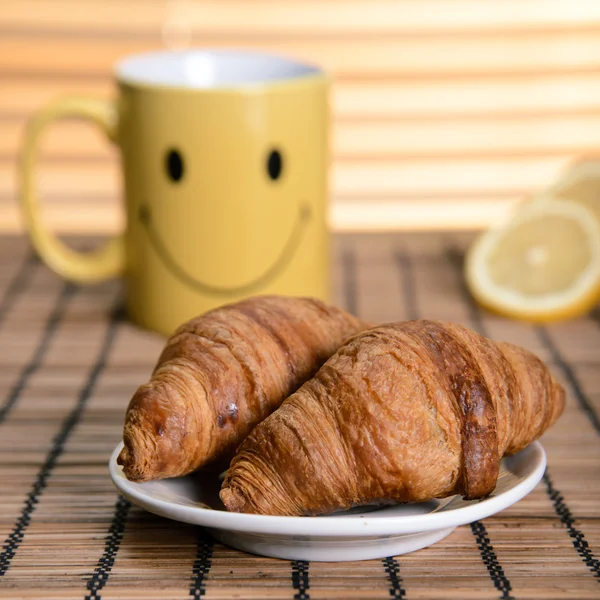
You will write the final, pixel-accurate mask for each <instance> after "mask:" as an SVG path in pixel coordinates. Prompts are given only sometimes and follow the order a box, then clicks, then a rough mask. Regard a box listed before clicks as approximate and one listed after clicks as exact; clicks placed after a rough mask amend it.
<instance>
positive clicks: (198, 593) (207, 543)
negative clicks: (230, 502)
mask: <svg viewBox="0 0 600 600" xmlns="http://www.w3.org/2000/svg"><path fill="white" fill-rule="evenodd" d="M212 552H213V542H212V539H211V538H210V537H208V536H207V535H206V533H204V531H202V530H201V529H198V545H197V549H196V559H195V560H194V566H193V569H192V585H191V586H190V596H191V597H192V598H201V597H202V596H204V594H206V578H207V577H208V573H209V571H210V568H211V567H212Z"/></svg>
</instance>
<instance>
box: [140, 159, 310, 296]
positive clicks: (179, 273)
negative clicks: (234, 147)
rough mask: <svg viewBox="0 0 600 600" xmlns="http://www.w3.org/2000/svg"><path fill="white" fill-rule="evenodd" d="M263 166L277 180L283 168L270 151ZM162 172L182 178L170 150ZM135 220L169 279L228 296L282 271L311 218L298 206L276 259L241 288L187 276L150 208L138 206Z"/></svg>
mask: <svg viewBox="0 0 600 600" xmlns="http://www.w3.org/2000/svg"><path fill="white" fill-rule="evenodd" d="M266 167H267V173H268V176H269V178H270V179H272V180H277V179H279V176H280V175H281V171H282V168H283V166H282V157H281V154H280V153H279V152H278V151H277V150H273V151H271V152H270V153H269V155H268V158H267V164H266ZM166 169H167V173H168V175H169V177H170V179H171V180H172V181H174V182H178V181H180V180H181V178H182V177H183V174H184V164H183V160H182V158H181V156H180V154H179V153H178V152H177V151H175V150H171V151H170V152H168V153H167V156H166ZM138 217H139V220H140V223H141V224H142V225H143V227H144V229H145V230H146V233H147V234H148V239H149V240H150V244H151V245H152V247H153V249H154V251H155V252H156V254H157V255H158V257H159V259H160V260H161V262H162V263H163V265H164V266H165V267H166V268H167V269H168V270H169V271H170V272H171V274H172V275H173V276H175V277H176V278H177V279H179V281H181V283H183V284H184V285H187V286H188V287H190V288H192V289H194V290H196V291H198V292H200V293H203V294H209V295H217V296H228V295H233V294H248V293H252V292H254V291H256V290H259V289H260V288H262V287H264V286H265V285H267V284H268V283H270V282H271V281H273V280H274V279H276V278H277V277H278V276H279V275H280V274H281V273H283V272H284V271H285V269H286V268H287V267H288V265H289V264H290V262H291V261H292V259H293V258H294V256H295V254H296V251H297V250H298V247H299V246H300V243H301V242H302V238H303V235H304V231H305V230H306V225H308V222H309V221H310V219H311V209H310V206H309V205H308V204H300V206H299V210H298V215H297V217H296V220H295V223H294V226H293V228H292V231H291V233H290V235H289V237H288V238H287V240H286V242H285V244H284V245H283V246H282V248H281V252H280V253H279V255H278V257H277V258H276V259H275V260H274V261H273V263H272V264H271V265H269V266H268V267H267V268H266V269H265V270H264V271H263V272H262V273H261V274H260V275H258V277H255V278H254V279H253V280H252V281H250V282H248V283H244V284H242V285H238V286H229V287H226V286H216V285H212V284H210V283H207V282H205V281H202V280H201V279H199V278H197V277H194V276H193V275H191V274H190V273H188V272H187V271H186V270H185V268H183V267H182V266H181V265H180V264H179V262H178V261H177V259H176V258H175V257H174V256H173V254H172V253H171V252H170V250H169V248H168V246H167V244H165V241H164V240H163V238H162V237H161V235H160V233H159V231H158V229H157V228H156V224H155V223H154V221H153V219H152V213H151V211H150V207H149V206H148V205H147V204H142V205H141V206H140V208H139V212H138Z"/></svg>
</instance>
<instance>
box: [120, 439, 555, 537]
mask: <svg viewBox="0 0 600 600" xmlns="http://www.w3.org/2000/svg"><path fill="white" fill-rule="evenodd" d="M122 447H123V442H122V441H121V442H119V444H117V447H116V448H115V449H114V450H113V452H112V454H111V457H110V461H109V471H110V476H111V479H112V481H113V483H114V485H115V487H116V488H117V489H118V490H119V492H121V493H122V494H123V495H124V496H125V497H126V498H127V499H128V500H130V501H131V502H133V503H134V504H136V505H138V506H140V507H141V508H144V509H145V510H148V511H149V512H152V513H154V514H157V515H159V516H162V517H166V518H168V519H173V520H176V521H182V522H185V523H190V524H193V525H200V526H202V527H208V528H212V529H225V530H228V531H236V532H240V533H252V534H258V535H279V536H289V535H294V536H303V537H307V536H308V537H318V538H324V537H338V538H348V537H373V536H381V535H385V536H389V535H403V534H411V533H421V532H425V531H432V530H435V529H442V528H446V527H457V526H459V525H465V524H468V523H472V522H473V521H477V520H479V519H483V518H486V517H489V516H490V515H493V514H495V513H497V512H500V511H501V510H504V509H505V508H508V507H509V506H512V505H513V504H515V503H516V502H518V501H519V500H521V499H523V498H524V497H525V496H526V495H527V494H529V493H530V492H531V491H532V490H533V489H534V488H535V486H536V485H537V484H538V482H539V481H540V480H541V479H542V477H543V475H544V472H545V470H546V464H547V459H546V452H545V450H544V448H543V446H542V444H541V443H540V442H539V441H535V442H533V443H531V444H530V445H529V446H527V447H526V448H524V449H523V450H521V451H520V452H518V453H517V454H515V455H513V457H517V456H519V455H520V454H523V453H528V454H530V456H529V457H528V459H529V460H531V461H533V462H534V467H533V470H532V472H531V473H530V474H529V475H527V476H526V477H525V478H523V479H522V480H521V481H519V482H518V483H517V484H515V485H514V486H513V487H511V488H509V489H508V490H506V491H504V492H501V493H500V494H498V495H497V496H493V497H490V498H485V499H484V500H482V501H481V502H477V503H475V504H471V505H468V506H463V507H459V508H455V509H451V510H447V511H441V512H433V513H427V514H423V515H407V516H392V517H376V518H369V516H368V514H367V515H366V516H364V517H358V518H357V517H344V516H335V517H327V516H325V517H285V516H271V515H254V514H244V513H235V512H227V511H223V510H213V509H207V508H202V507H200V506H198V507H195V506H185V505H183V504H177V505H176V504H173V503H171V502H168V501H166V500H161V499H159V498H154V497H152V496H151V495H149V494H147V493H143V492H142V491H141V490H140V488H139V485H140V484H138V483H135V482H132V481H129V480H128V479H127V478H126V477H125V476H124V475H123V473H122V468H121V467H120V466H118V465H117V456H118V454H119V452H120V451H121V449H122ZM513 457H511V458H513ZM174 512H177V516H174V514H173V513H174ZM309 523H314V524H315V525H317V526H316V527H314V528H311V527H310V526H309Z"/></svg>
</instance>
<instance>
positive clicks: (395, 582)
mask: <svg viewBox="0 0 600 600" xmlns="http://www.w3.org/2000/svg"><path fill="white" fill-rule="evenodd" d="M383 566H384V568H385V572H386V574H387V577H388V579H389V580H390V598H394V600H403V599H404V598H406V590H405V589H404V588H403V587H402V577H401V576H400V563H399V562H398V561H397V560H396V559H395V558H394V557H393V556H388V557H387V558H384V559H383Z"/></svg>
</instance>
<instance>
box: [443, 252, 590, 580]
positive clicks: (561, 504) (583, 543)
mask: <svg viewBox="0 0 600 600" xmlns="http://www.w3.org/2000/svg"><path fill="white" fill-rule="evenodd" d="M446 255H447V257H448V260H449V261H450V263H451V264H452V266H453V268H454V269H455V271H456V272H457V274H458V277H459V280H460V289H461V294H462V295H463V297H464V299H465V303H466V304H467V306H468V309H469V314H470V315H472V321H473V323H474V324H477V329H478V331H480V333H482V335H486V328H485V324H484V322H483V316H482V313H481V310H480V308H479V305H478V304H477V303H476V302H475V300H474V299H473V297H472V296H471V294H470V293H469V290H468V289H467V286H466V283H465V281H464V279H463V276H462V272H463V271H462V268H463V255H462V254H461V253H460V252H459V251H457V250H456V249H455V248H452V249H450V250H448V252H447V253H446ZM544 482H545V483H546V494H547V496H548V498H549V500H550V501H551V502H552V507H553V508H554V512H555V513H556V516H557V517H558V518H559V520H560V522H561V523H562V524H563V525H565V526H566V530H567V533H568V534H569V537H571V539H572V540H573V541H572V543H573V548H574V549H575V551H576V552H577V554H578V555H579V557H580V558H581V560H582V561H583V562H584V564H585V565H586V566H588V567H589V568H590V571H591V572H592V574H593V575H594V576H595V577H597V576H598V561H597V560H596V559H595V558H594V554H593V552H592V550H591V548H590V547H589V544H588V542H587V540H586V539H585V535H584V534H583V532H582V531H581V530H580V529H578V528H577V527H575V518H574V517H573V514H572V512H571V510H570V509H569V507H568V505H567V503H566V502H565V501H564V497H563V495H562V494H561V493H560V492H559V491H558V490H557V489H556V488H554V486H553V485H552V484H551V479H550V469H549V468H546V472H545V474H544ZM590 559H591V560H592V562H591V563H590ZM598 581H599V582H600V579H598Z"/></svg>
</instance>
